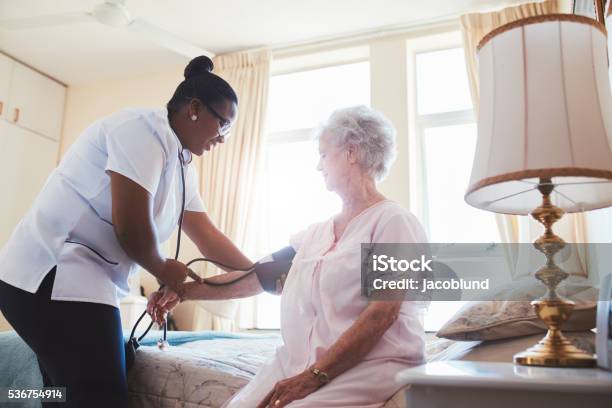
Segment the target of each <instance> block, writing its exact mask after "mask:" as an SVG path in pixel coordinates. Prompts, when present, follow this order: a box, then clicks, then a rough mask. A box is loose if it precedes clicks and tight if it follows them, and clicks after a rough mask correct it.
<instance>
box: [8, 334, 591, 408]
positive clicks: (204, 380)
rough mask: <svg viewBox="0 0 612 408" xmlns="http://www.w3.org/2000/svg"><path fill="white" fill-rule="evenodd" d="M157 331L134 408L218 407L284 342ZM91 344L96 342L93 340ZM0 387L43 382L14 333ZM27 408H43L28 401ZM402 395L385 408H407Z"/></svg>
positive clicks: (133, 383) (480, 357)
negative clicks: (163, 343)
mask: <svg viewBox="0 0 612 408" xmlns="http://www.w3.org/2000/svg"><path fill="white" fill-rule="evenodd" d="M159 335H160V333H159V332H153V333H150V334H149V335H148V336H147V337H146V338H145V339H144V340H143V342H142V343H143V346H142V347H141V348H140V349H139V350H138V354H137V358H136V363H135V364H134V366H133V368H132V369H131V370H130V372H129V374H128V384H129V393H130V394H129V398H130V406H131V407H134V408H169V407H179V406H180V407H185V408H196V407H197V408H202V407H210V408H213V407H219V406H221V405H222V403H223V402H224V401H225V400H226V399H228V398H229V397H230V396H231V395H233V394H234V393H235V392H237V391H238V390H239V389H240V388H241V387H242V386H244V385H245V384H246V383H247V382H248V381H249V379H250V378H252V377H253V375H254V374H255V373H256V372H257V370H258V368H259V367H260V366H261V364H262V363H263V362H264V361H265V360H266V359H267V358H269V357H270V356H271V355H272V353H273V352H274V349H275V348H276V347H277V346H278V345H279V344H280V343H281V339H280V336H279V335H277V334H248V333H244V334H243V333H223V332H211V331H202V332H169V336H168V338H169V342H170V343H171V345H172V347H170V348H169V349H168V350H164V351H161V350H159V349H158V348H157V347H156V345H155V343H156V340H157V338H159ZM567 335H568V337H569V338H570V339H571V340H572V341H573V342H574V343H575V344H577V345H578V346H579V347H581V348H583V349H586V350H588V351H590V352H594V345H593V343H594V334H593V333H592V332H590V331H581V332H569V333H567ZM541 336H542V335H541V334H533V335H529V336H523V337H519V338H513V339H501V340H492V341H485V342H483V341H455V340H449V339H442V338H437V337H435V336H434V335H433V334H429V335H428V342H427V360H428V361H441V360H468V361H512V355H513V354H514V353H516V352H518V351H520V350H523V349H525V348H527V347H528V346H530V345H532V344H534V343H535V342H536V341H537V340H538V339H539V338H540V337H541ZM90 341H91V342H92V344H93V343H94V342H95V339H91V340H90ZM0 361H2V366H1V368H0V388H2V387H22V388H23V387H40V386H42V380H41V378H40V373H39V372H38V365H37V363H36V358H35V356H34V354H33V353H32V351H31V350H30V349H29V348H28V347H27V346H26V345H25V344H24V343H23V341H21V339H20V338H19V337H18V336H17V335H16V334H15V333H14V332H4V333H0ZM24 406H28V407H39V406H40V405H39V404H38V403H36V402H34V401H30V403H29V405H24ZM405 407H406V405H405V402H404V392H403V390H401V391H399V392H398V393H397V394H396V395H395V396H393V398H391V399H390V400H389V401H388V402H387V403H386V405H385V406H384V408H405Z"/></svg>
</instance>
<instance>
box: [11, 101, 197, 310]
mask: <svg viewBox="0 0 612 408" xmlns="http://www.w3.org/2000/svg"><path fill="white" fill-rule="evenodd" d="M167 115H168V112H167V110H166V109H161V110H152V109H126V110H123V111H121V112H118V113H115V114H113V115H111V116H108V117H106V118H103V119H100V120H98V121H96V122H94V123H93V124H92V125H91V126H89V127H88V128H87V129H85V131H84V132H83V133H82V134H81V135H80V136H79V138H78V139H77V140H76V141H75V143H74V144H73V145H72V146H71V147H70V149H69V150H68V152H67V153H66V155H65V156H64V158H63V159H62V161H61V163H60V164H59V166H58V167H57V168H56V169H55V170H54V171H53V172H52V173H51V175H50V176H49V178H48V179H47V181H46V183H45V185H44V187H43V188H42V190H41V192H40V193H39V195H38V196H37V197H36V199H35V201H34V203H33V204H32V206H31V207H30V209H29V210H28V212H27V213H26V215H25V216H24V218H23V219H22V220H21V222H20V223H19V224H18V225H17V226H16V228H15V230H14V231H13V233H12V235H11V237H10V239H9V241H8V242H7V243H6V245H5V246H4V247H3V248H2V250H1V251H0V280H2V281H4V282H6V283H8V284H10V285H12V286H15V287H17V288H20V289H23V290H25V291H28V292H31V293H34V292H36V290H37V289H38V287H39V285H40V283H41V282H42V280H43V279H44V277H45V276H46V274H47V272H49V271H50V270H51V269H52V268H53V266H57V270H56V276H55V283H54V286H53V292H52V296H51V298H52V299H54V300H71V301H84V302H93V303H103V304H108V305H111V306H115V307H118V306H119V297H121V296H123V295H125V294H127V292H129V287H128V277H129V275H130V274H131V273H133V272H135V271H136V270H137V265H136V263H135V262H133V261H132V260H131V259H130V258H129V257H128V256H127V254H126V253H125V251H123V249H122V248H121V247H120V245H119V242H118V241H117V238H116V236H115V233H114V229H113V225H112V203H111V186H110V176H109V173H108V171H114V172H116V173H119V174H121V175H123V176H125V177H127V178H129V179H131V180H132V181H134V182H136V183H138V184H139V185H140V186H142V187H144V188H145V189H146V190H147V191H148V192H149V193H151V195H152V196H153V197H154V208H153V215H154V222H155V226H156V227H157V233H158V240H159V242H158V244H162V243H163V242H165V241H166V240H167V239H168V238H169V237H170V236H171V234H172V232H173V231H174V229H175V228H176V226H177V224H178V218H179V215H180V210H181V200H182V183H181V170H180V169H181V168H180V166H181V161H180V160H179V152H182V154H184V155H191V153H190V152H189V151H187V150H186V149H185V150H184V151H183V148H182V146H181V144H180V141H179V140H178V138H177V137H176V135H175V134H174V132H173V131H172V129H171V128H170V125H169V123H168V118H167ZM184 170H185V180H186V183H185V184H186V190H185V191H186V200H185V202H186V206H185V209H186V210H188V211H206V210H205V208H204V204H203V203H202V199H201V198H200V196H199V193H198V180H197V175H196V174H195V170H194V169H193V167H192V166H189V165H186V166H185V168H184Z"/></svg>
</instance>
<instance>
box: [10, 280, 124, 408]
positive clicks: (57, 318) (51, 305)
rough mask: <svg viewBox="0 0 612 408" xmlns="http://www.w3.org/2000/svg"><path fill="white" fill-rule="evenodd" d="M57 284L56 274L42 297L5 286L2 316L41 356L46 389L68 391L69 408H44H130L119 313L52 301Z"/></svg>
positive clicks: (109, 308)
mask: <svg viewBox="0 0 612 408" xmlns="http://www.w3.org/2000/svg"><path fill="white" fill-rule="evenodd" d="M54 278H55V268H53V269H52V270H51V271H50V272H49V273H48V274H47V276H46V277H45V279H44V280H43V282H42V283H41V285H40V287H39V288H38V291H37V292H36V293H29V292H27V291H24V290H21V289H18V288H16V287H14V286H11V285H9V284H7V283H5V282H3V281H1V280H0V310H2V313H3V314H4V316H5V318H6V320H8V322H9V323H10V324H11V326H13V328H14V329H15V331H16V332H17V333H18V334H19V336H20V337H21V338H22V339H23V340H24V341H25V342H26V343H27V344H28V346H30V348H31V349H32V350H33V351H34V352H35V353H36V356H37V357H38V363H39V366H40V370H41V373H42V374H43V379H44V385H45V386H47V387H50V386H54V387H66V398H67V401H66V403H57V405H54V404H52V403H47V404H44V406H45V407H53V406H58V407H59V406H61V407H65V408H68V407H70V408H72V407H119V408H123V407H127V406H128V403H127V400H128V392H127V380H126V371H125V354H124V353H125V351H124V344H123V331H122V329H121V315H120V313H119V310H118V309H117V308H115V307H112V306H109V305H104V304H99V303H89V302H71V301H57V300H51V291H52V289H53V281H54ZM24 385H27V384H24Z"/></svg>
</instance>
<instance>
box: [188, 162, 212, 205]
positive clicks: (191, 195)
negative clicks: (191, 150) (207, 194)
mask: <svg viewBox="0 0 612 408" xmlns="http://www.w3.org/2000/svg"><path fill="white" fill-rule="evenodd" d="M185 187H186V188H185V211H196V212H206V211H207V210H206V206H205V205H204V202H203V201H202V197H201V196H200V183H199V178H198V175H197V174H196V171H195V168H194V167H193V166H192V165H191V164H190V165H189V166H187V172H186V173H185Z"/></svg>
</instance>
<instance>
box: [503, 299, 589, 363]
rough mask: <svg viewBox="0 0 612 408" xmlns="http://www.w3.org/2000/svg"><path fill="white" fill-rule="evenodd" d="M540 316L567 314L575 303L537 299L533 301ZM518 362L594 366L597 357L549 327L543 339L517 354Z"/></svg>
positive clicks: (516, 359)
mask: <svg viewBox="0 0 612 408" xmlns="http://www.w3.org/2000/svg"><path fill="white" fill-rule="evenodd" d="M531 304H532V305H533V307H534V308H535V309H536V311H537V312H538V316H542V315H544V314H548V315H549V316H567V317H569V313H571V311H572V309H573V308H574V303H573V302H571V301H565V300H535V301H533V302H532V303H531ZM545 321H546V320H545ZM514 362H515V363H516V364H521V365H528V366H545V367H577V368H580V367H594V366H595V362H596V359H595V357H594V356H593V355H592V354H589V353H587V352H585V351H582V350H580V349H579V348H578V347H576V346H574V345H573V344H572V343H571V342H570V341H569V340H568V339H566V338H565V336H564V335H563V334H562V333H561V331H560V330H558V329H549V330H548V333H547V334H546V336H544V338H543V339H542V340H540V341H539V342H538V344H536V345H535V346H533V347H530V348H528V349H527V350H525V351H523V352H521V353H518V354H515V355H514Z"/></svg>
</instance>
